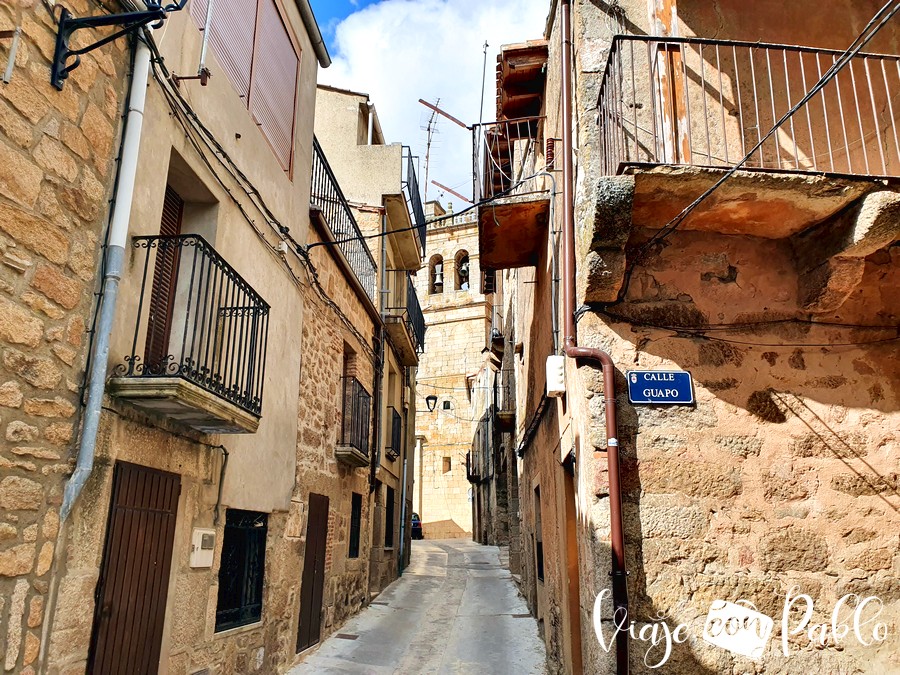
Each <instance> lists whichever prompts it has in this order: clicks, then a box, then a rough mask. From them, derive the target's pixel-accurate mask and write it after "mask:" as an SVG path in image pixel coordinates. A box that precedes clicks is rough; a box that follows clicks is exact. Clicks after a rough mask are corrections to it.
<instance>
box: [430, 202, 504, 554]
mask: <svg viewBox="0 0 900 675" xmlns="http://www.w3.org/2000/svg"><path fill="white" fill-rule="evenodd" d="M426 214H427V216H428V218H429V220H431V221H434V222H432V223H430V224H429V226H428V256H427V258H428V267H427V268H425V269H423V270H422V272H421V273H420V274H418V275H417V276H416V289H417V290H418V292H419V297H421V298H423V299H424V302H423V311H424V314H425V323H426V325H427V326H428V340H429V342H428V345H429V349H426V350H425V352H424V353H423V354H422V360H421V363H420V364H419V372H418V378H417V384H418V394H419V397H418V408H419V412H418V416H417V418H416V437H417V446H416V453H417V460H416V466H417V467H418V468H417V473H416V483H415V486H414V493H415V496H414V498H413V504H414V509H415V511H416V513H418V514H419V518H420V519H421V521H422V531H423V534H424V536H425V538H426V539H447V538H454V537H468V536H471V535H472V524H473V521H472V510H473V498H472V490H471V486H470V485H469V482H468V481H467V480H466V466H467V463H466V458H467V455H468V454H469V449H470V446H471V441H472V430H473V428H474V423H473V421H472V415H471V405H472V400H473V396H475V397H477V395H478V393H479V390H478V387H479V386H480V385H479V384H478V383H476V381H475V380H474V379H473V378H474V375H475V374H476V373H477V372H478V370H479V368H480V367H481V362H482V358H483V357H482V353H481V351H482V349H483V348H484V343H485V340H486V339H487V335H488V331H489V327H490V323H489V322H490V313H491V309H492V307H491V296H490V294H487V295H485V294H484V293H483V292H482V286H481V268H480V266H479V263H478V227H477V224H476V222H475V213H474V212H471V211H470V212H469V213H465V214H461V215H459V216H453V214H452V212H450V213H448V212H447V211H446V210H445V209H444V208H443V207H442V206H441V205H440V203H438V202H436V201H432V202H428V204H426ZM460 271H462V276H460ZM463 285H466V288H463ZM428 396H434V397H436V401H435V404H434V411H429V410H428V406H427V404H426V397H428Z"/></svg>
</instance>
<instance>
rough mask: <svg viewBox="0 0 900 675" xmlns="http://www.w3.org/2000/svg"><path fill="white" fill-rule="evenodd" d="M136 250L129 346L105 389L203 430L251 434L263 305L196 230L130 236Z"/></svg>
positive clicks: (262, 348)
mask: <svg viewBox="0 0 900 675" xmlns="http://www.w3.org/2000/svg"><path fill="white" fill-rule="evenodd" d="M133 246H134V248H135V250H136V251H137V255H138V256H141V255H142V256H143V265H140V266H139V267H138V269H140V270H141V275H142V277H141V290H140V298H139V302H138V311H137V319H136V321H135V326H134V337H133V339H132V343H131V353H130V354H129V355H128V356H126V357H124V359H123V361H122V362H121V363H119V364H118V365H117V366H116V367H115V369H114V371H113V377H112V379H111V380H110V383H109V391H110V393H111V394H112V395H113V396H116V397H118V398H119V399H122V400H126V401H128V402H129V403H130V404H131V405H134V406H135V407H138V408H141V409H143V410H145V411H147V412H150V413H155V414H161V415H164V416H165V417H167V418H169V419H172V420H175V421H176V422H180V423H182V424H184V425H186V426H188V427H191V428H193V429H196V430H197V431H200V432H203V433H220V434H221V433H248V432H249V433H252V432H254V431H256V428H257V426H258V425H259V418H260V415H261V413H262V394H263V379H264V376H265V363H266V339H267V334H268V326H269V305H268V304H266V302H265V301H264V300H263V299H262V298H261V297H260V296H259V295H258V294H257V293H256V291H254V290H253V288H252V287H251V286H250V284H248V283H247V282H246V281H245V280H244V279H243V278H242V277H241V276H240V275H239V274H238V273H237V272H236V271H235V270H234V268H232V267H231V266H230V265H229V264H228V263H227V262H226V261H225V260H224V259H223V258H222V257H221V256H220V255H219V254H218V253H217V252H216V251H215V249H213V247H212V246H211V245H210V244H209V243H208V242H207V241H206V240H205V239H203V237H200V236H197V235H180V236H155V237H135V238H134V240H133Z"/></svg>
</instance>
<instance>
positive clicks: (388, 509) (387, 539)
mask: <svg viewBox="0 0 900 675" xmlns="http://www.w3.org/2000/svg"><path fill="white" fill-rule="evenodd" d="M384 547H385V548H393V547H394V488H392V487H389V488H388V489H387V499H386V500H385V504H384Z"/></svg>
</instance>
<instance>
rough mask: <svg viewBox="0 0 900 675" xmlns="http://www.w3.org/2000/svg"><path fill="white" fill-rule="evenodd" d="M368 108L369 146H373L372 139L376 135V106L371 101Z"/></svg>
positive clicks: (367, 105) (368, 102)
mask: <svg viewBox="0 0 900 675" xmlns="http://www.w3.org/2000/svg"><path fill="white" fill-rule="evenodd" d="M366 107H367V108H368V111H369V143H368V144H369V145H372V139H373V137H374V135H375V104H374V103H372V102H371V101H366Z"/></svg>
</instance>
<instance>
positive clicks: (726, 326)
mask: <svg viewBox="0 0 900 675" xmlns="http://www.w3.org/2000/svg"><path fill="white" fill-rule="evenodd" d="M595 311H596V312H597V313H599V314H604V315H605V316H608V317H609V318H611V319H614V320H616V321H622V322H625V323H630V324H632V325H635V326H645V327H648V328H661V329H664V330H673V331H682V330H698V331H729V330H740V329H743V328H757V327H761V326H777V325H783V324H792V323H800V324H805V325H809V326H825V327H827V328H856V329H869V330H900V325H897V324H865V323H841V322H838V321H816V320H815V319H796V318H789V319H764V320H760V321H746V322H742V321H738V322H735V323H710V324H706V325H705V326H676V325H673V324H655V323H647V322H641V321H636V320H634V319H632V318H630V317H627V316H625V315H623V314H616V313H615V312H610V311H607V310H595Z"/></svg>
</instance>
